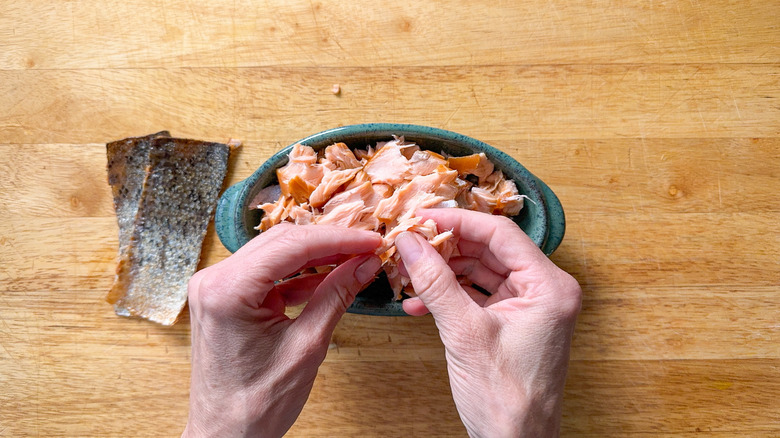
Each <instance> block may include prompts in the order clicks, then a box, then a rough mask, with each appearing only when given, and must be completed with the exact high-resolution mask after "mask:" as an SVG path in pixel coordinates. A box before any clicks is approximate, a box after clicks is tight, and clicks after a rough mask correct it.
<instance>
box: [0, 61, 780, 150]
mask: <svg viewBox="0 0 780 438" xmlns="http://www.w3.org/2000/svg"><path fill="white" fill-rule="evenodd" d="M334 83H339V84H341V89H342V92H341V94H340V95H339V96H334V95H333V94H332V93H331V91H330V88H331V86H332V84H334ZM0 94H3V95H4V100H5V101H6V102H8V104H7V108H8V110H7V111H6V112H5V114H4V115H2V114H0V143H69V142H70V143H73V142H78V143H84V142H98V143H102V142H105V141H107V140H109V139H116V138H122V137H125V136H131V135H138V132H139V131H140V132H142V133H151V132H157V131H159V130H160V129H163V128H165V129H169V130H171V131H172V132H173V133H174V134H176V135H181V136H189V137H196V138H203V139H207V140H222V141H224V139H225V138H228V137H240V138H241V139H243V140H270V141H282V142H283V143H285V144H287V143H290V142H293V141H295V140H297V139H300V138H302V137H304V136H306V135H309V134H311V133H314V132H318V131H320V130H325V129H330V128H333V127H336V126H341V125H348V124H353V123H364V122H373V121H393V122H405V123H416V124H424V125H431V126H437V127H441V128H447V129H451V130H454V131H457V132H461V133H463V134H466V135H471V136H473V137H476V138H480V139H484V140H507V141H508V140H515V141H523V140H526V139H529V138H534V139H539V138H546V139H583V138H587V139H591V138H625V137H633V138H723V137H742V138H744V137H776V136H777V135H778V132H780V103H779V102H780V100H779V99H780V64H776V65H770V64H767V65H762V64H758V65H756V64H747V65H731V64H728V65H720V64H698V65H693V64H685V65H644V64H638V65H635V64H629V65H623V64H619V65H612V64H608V65H564V66H557V65H540V66H458V67H409V68H400V67H399V68H392V69H387V68H303V67H299V68H293V67H290V68H287V67H285V68H268V67H267V68H248V69H243V68H242V69H236V68H197V69H129V70H124V69H122V70H106V69H89V70H30V71H16V70H10V71H0ZM60 108H61V109H65V108H67V111H64V110H58V109H60ZM304 120H305V123H302V121H304ZM73 127H78V128H77V129H74V128H73Z"/></svg>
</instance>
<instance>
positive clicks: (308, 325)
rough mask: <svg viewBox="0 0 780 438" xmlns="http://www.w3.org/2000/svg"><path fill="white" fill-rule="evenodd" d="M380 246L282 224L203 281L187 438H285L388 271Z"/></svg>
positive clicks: (193, 301)
mask: <svg viewBox="0 0 780 438" xmlns="http://www.w3.org/2000/svg"><path fill="white" fill-rule="evenodd" d="M380 243H381V237H380V236H379V235H378V234H377V233H373V232H369V231H359V230H351V229H346V228H339V227H331V226H325V225H307V226H296V225H288V224H279V225H277V226H275V227H273V228H271V229H269V230H268V231H265V232H263V233H262V234H260V236H258V237H256V238H255V239H253V240H252V241H250V242H249V243H247V244H246V245H245V246H244V247H242V248H241V249H240V250H238V251H237V252H236V253H235V254H234V255H232V256H230V257H228V258H227V259H225V260H223V261H222V262H220V263H217V264H216V265H214V266H211V267H209V268H206V269H203V270H201V271H199V272H197V273H196V274H195V275H194V276H193V277H192V279H191V280H190V283H189V306H190V318H191V325H192V382H191V388H190V415H189V419H188V422H187V427H186V429H185V431H184V436H219V437H233V436H262V437H279V436H282V435H283V434H284V433H285V432H286V431H287V430H288V429H289V428H290V426H292V424H293V422H294V421H295V419H296V418H297V417H298V415H299V414H300V412H301V410H302V409H303V405H304V403H305V402H306V399H307V398H308V397H309V393H310V392H311V388H312V385H313V383H314V378H315V377H316V375H317V369H318V367H319V365H320V364H321V363H322V361H323V360H324V359H325V355H326V353H327V348H328V344H329V343H330V337H331V335H332V334H333V329H334V328H335V326H336V323H337V322H338V321H339V319H340V318H341V316H342V315H343V314H344V312H345V311H346V309H347V307H349V305H350V304H351V303H352V301H353V300H354V298H355V295H356V294H357V293H358V292H359V291H360V289H361V288H362V287H363V285H364V284H366V283H368V282H369V281H371V280H372V279H373V278H374V275H375V274H376V272H377V271H378V270H379V266H380V260H379V258H378V257H377V256H375V255H374V254H373V253H374V251H375V250H376V248H377V247H378V246H379V245H380ZM354 254H358V256H355V257H352V256H353V255H354ZM350 257H352V258H350ZM345 260H346V261H345ZM339 262H343V263H342V264H341V265H340V266H339V267H337V268H336V269H335V270H333V271H332V272H330V273H327V274H316V275H310V276H300V277H295V278H293V279H290V280H287V281H284V282H282V283H278V284H276V283H275V281H277V280H281V279H283V278H286V277H288V276H290V275H291V274H294V273H296V272H299V271H300V270H301V269H303V268H304V267H309V266H321V265H327V264H334V263H339ZM306 301H308V304H307V305H306V307H304V309H303V311H302V312H301V314H300V316H298V317H297V318H296V319H290V318H288V317H287V316H286V315H285V314H284V310H285V306H288V305H296V304H300V303H303V302H306Z"/></svg>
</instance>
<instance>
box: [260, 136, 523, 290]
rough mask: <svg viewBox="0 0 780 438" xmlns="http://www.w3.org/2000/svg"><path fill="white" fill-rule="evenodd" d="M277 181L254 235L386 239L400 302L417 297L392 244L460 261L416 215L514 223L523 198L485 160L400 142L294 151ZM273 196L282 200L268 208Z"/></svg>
mask: <svg viewBox="0 0 780 438" xmlns="http://www.w3.org/2000/svg"><path fill="white" fill-rule="evenodd" d="M276 175H277V178H278V179H279V189H278V190H275V189H273V188H272V189H269V188H266V189H263V191H262V192H261V193H263V196H259V195H258V198H257V199H258V202H259V204H258V205H256V206H254V208H258V209H261V210H263V212H264V214H263V217H262V219H261V222H260V224H259V225H258V227H257V229H259V230H263V231H264V230H267V229H268V228H270V227H272V226H274V225H276V224H278V223H281V222H284V221H289V222H294V223H296V224H312V223H313V224H331V225H341V226H345V227H352V228H359V229H364V230H372V231H377V232H379V233H381V234H382V235H383V239H384V241H383V244H382V246H381V247H380V248H379V249H378V250H377V254H379V255H380V257H381V259H382V261H383V265H382V269H383V270H384V272H385V274H386V275H387V278H388V282H389V283H390V286H391V288H392V290H393V292H394V294H395V299H400V298H402V292H403V293H405V294H407V295H409V296H413V295H414V290H413V289H412V287H411V284H410V281H409V279H408V278H406V277H404V276H403V275H401V272H400V270H399V269H398V263H399V262H400V254H398V253H397V251H396V250H395V238H396V237H397V236H398V235H399V234H400V233H402V232H404V231H412V232H416V233H419V234H420V235H422V236H424V237H425V238H426V239H428V241H429V242H430V243H431V245H432V246H433V247H434V248H436V250H437V251H438V252H439V254H441V255H442V257H443V258H444V259H445V260H449V258H450V257H452V256H453V255H457V253H458V249H457V239H456V238H455V236H454V235H453V234H452V231H447V230H445V231H444V232H441V233H440V232H439V230H438V228H437V226H436V223H435V222H433V221H432V220H427V221H424V222H423V221H422V220H421V219H420V218H419V217H417V216H415V215H414V212H415V211H416V210H417V209H419V208H458V207H459V208H467V209H470V210H477V211H482V212H486V213H490V214H503V215H507V216H513V215H515V214H517V213H518V212H520V210H521V209H522V207H523V199H524V198H525V197H524V196H523V195H521V194H520V193H518V190H517V186H516V185H515V183H514V182H513V181H511V180H508V179H506V178H505V177H504V174H503V173H502V172H501V171H500V170H495V168H494V165H493V163H492V162H490V160H489V159H488V158H487V156H486V155H485V154H484V153H479V154H473V155H468V156H465V157H445V156H443V155H441V154H438V153H436V152H433V151H428V150H421V149H420V147H419V146H418V145H416V144H414V143H411V142H407V141H405V140H404V138H403V137H394V138H393V139H392V140H389V141H386V142H380V143H377V145H376V147H372V146H368V147H367V148H366V149H356V150H354V151H353V150H350V149H349V147H347V145H345V144H344V143H336V144H333V145H331V146H328V147H327V148H325V150H324V151H322V152H321V153H320V154H317V152H315V151H314V149H312V148H310V147H308V146H304V145H301V144H296V145H295V146H293V148H292V150H291V152H290V156H289V162H288V163H287V165H285V166H284V167H282V168H280V169H278V170H277V171H276ZM269 193H278V196H277V198H276V199H275V200H268V199H267V197H268V194H269Z"/></svg>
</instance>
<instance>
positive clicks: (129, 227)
mask: <svg viewBox="0 0 780 438" xmlns="http://www.w3.org/2000/svg"><path fill="white" fill-rule="evenodd" d="M170 136H171V134H170V133H169V132H168V131H160V132H157V133H154V134H150V135H147V136H145V137H130V138H125V139H122V140H117V141H114V142H111V143H108V144H106V156H107V158H108V164H107V170H108V184H109V185H110V186H111V192H112V194H113V196H114V210H115V211H116V219H117V222H118V225H119V258H120V260H121V259H122V258H123V256H124V255H125V254H126V253H127V246H128V244H129V243H130V237H131V236H132V235H133V223H134V222H135V216H136V213H137V212H138V203H139V201H140V200H141V191H142V190H143V185H144V180H145V179H146V168H147V166H148V165H149V149H150V147H151V144H152V141H153V140H154V139H155V138H160V137H170ZM114 310H115V311H116V313H117V314H118V315H121V316H130V312H129V311H128V310H127V309H125V308H123V307H121V306H115V308H114Z"/></svg>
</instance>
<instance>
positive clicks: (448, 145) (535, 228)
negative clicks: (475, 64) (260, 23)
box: [215, 123, 566, 316]
mask: <svg viewBox="0 0 780 438" xmlns="http://www.w3.org/2000/svg"><path fill="white" fill-rule="evenodd" d="M393 135H398V136H404V138H405V139H406V140H407V141H411V142H414V143H417V144H418V145H419V146H420V147H421V148H423V149H429V150H432V151H435V152H444V153H447V154H450V155H455V156H463V155H469V154H472V153H479V152H484V153H485V155H487V157H488V158H489V159H490V161H492V162H493V164H494V165H495V167H496V169H499V170H501V171H502V172H504V175H506V177H507V178H509V179H512V180H514V182H515V184H516V185H517V188H518V190H519V191H520V193H521V194H524V195H526V196H528V197H529V198H530V199H528V200H526V202H525V203H524V206H523V209H522V210H521V211H520V213H519V214H518V215H516V216H514V217H513V218H512V219H513V220H514V221H515V223H517V224H518V225H519V226H520V228H522V229H523V231H525V233H526V234H528V236H529V237H531V240H533V241H534V243H536V245H537V246H538V247H539V248H541V249H542V251H543V252H544V253H545V254H547V255H550V254H552V252H553V251H555V249H556V248H557V247H558V245H559V244H560V243H561V240H562V239H563V234H564V231H565V227H566V225H565V219H564V214H563V208H562V207H561V203H560V201H559V200H558V198H557V197H556V196H555V194H554V193H553V192H552V190H550V188H549V187H547V185H546V184H545V183H543V182H542V181H541V180H539V178H537V177H536V176H534V175H533V174H532V173H531V172H529V171H528V170H527V169H526V168H525V167H523V166H522V165H521V164H520V163H518V162H517V161H515V160H514V159H513V158H512V157H510V156H509V155H507V154H506V153H504V152H502V151H500V150H498V149H496V148H494V147H492V146H489V145H488V144H486V143H483V142H481V141H479V140H475V139H473V138H470V137H467V136H465V135H461V134H457V133H455V132H451V131H445V130H442V129H438V128H431V127H428V126H418V125H406V124H396V123H368V124H361V125H351V126H344V127H341V128H335V129H330V130H328V131H323V132H320V133H318V134H314V135H311V136H309V137H306V138H304V139H302V140H300V141H298V142H296V143H301V144H304V145H306V146H311V147H312V148H314V149H315V150H320V149H324V148H325V147H327V146H330V145H331V144H333V143H338V142H343V143H346V144H347V146H349V147H350V148H365V147H366V146H368V145H375V144H376V143H377V142H378V141H387V140H390V139H392V136H393ZM291 148H292V145H290V146H288V147H286V148H284V149H282V150H280V151H279V152H277V153H276V154H274V155H273V156H272V157H271V158H269V159H268V160H267V161H266V162H265V163H263V165H262V166H260V168H258V169H257V170H256V171H255V172H254V173H253V174H252V175H251V176H250V177H249V178H247V179H245V180H244V181H241V182H239V183H237V184H235V185H233V186H231V187H229V188H228V189H227V190H226V191H225V193H223V194H222V197H221V198H220V199H219V203H218V205H217V211H216V217H215V225H216V230H217V235H218V236H219V239H220V240H221V241H222V244H223V245H224V246H225V247H226V248H227V249H228V250H229V251H230V252H235V251H236V250H238V249H239V248H240V247H241V246H243V245H244V244H246V243H247V242H249V240H250V239H252V238H253V237H255V236H256V235H257V234H258V231H257V230H255V229H254V227H255V226H257V224H259V223H260V218H261V214H262V213H261V212H260V211H258V210H253V209H250V205H249V202H251V200H252V199H253V198H254V196H255V195H256V194H257V193H258V192H259V191H260V190H261V189H263V188H264V187H267V186H269V185H274V184H277V180H276V169H277V168H279V167H281V166H284V165H285V164H287V155H288V154H289V152H290V149H291ZM391 297H392V292H391V291H390V287H389V285H388V284H387V280H386V279H383V278H382V277H379V278H378V279H377V280H376V281H374V283H372V284H371V285H370V286H368V287H367V288H366V289H365V290H364V291H363V292H361V293H360V294H358V296H357V298H356V299H355V302H354V303H353V304H352V306H351V307H350V308H349V310H348V311H349V312H352V313H362V314H369V315H388V316H400V315H406V314H405V313H404V311H403V309H402V307H401V302H400V301H396V302H393V301H391V299H390V298H391Z"/></svg>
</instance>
